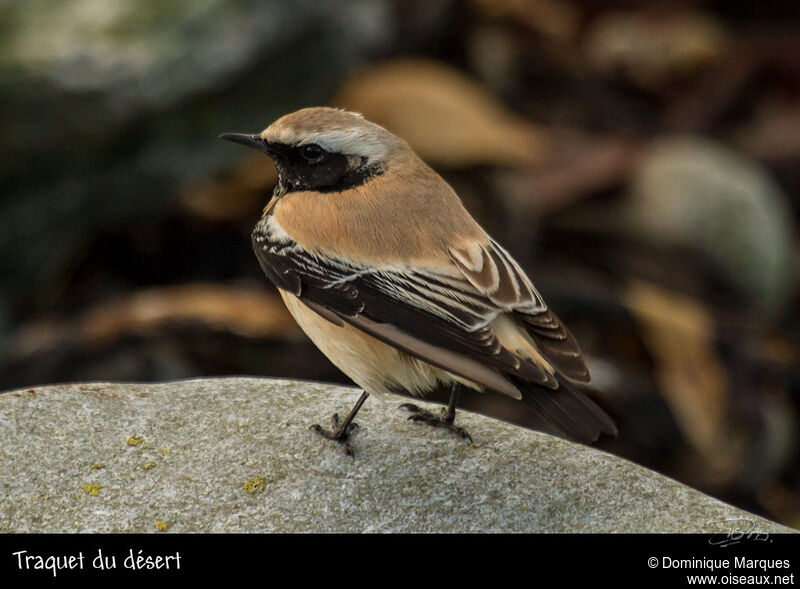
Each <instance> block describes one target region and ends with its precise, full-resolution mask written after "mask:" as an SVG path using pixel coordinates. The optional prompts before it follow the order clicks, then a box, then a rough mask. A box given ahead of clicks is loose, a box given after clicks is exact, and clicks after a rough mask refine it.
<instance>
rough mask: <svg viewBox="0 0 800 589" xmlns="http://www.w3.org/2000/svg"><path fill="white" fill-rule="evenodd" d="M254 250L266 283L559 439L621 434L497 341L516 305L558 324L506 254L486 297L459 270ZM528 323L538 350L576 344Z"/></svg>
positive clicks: (287, 246)
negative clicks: (505, 402) (459, 380)
mask: <svg viewBox="0 0 800 589" xmlns="http://www.w3.org/2000/svg"><path fill="white" fill-rule="evenodd" d="M253 246H254V250H255V253H256V256H257V258H258V260H259V263H260V265H261V267H262V269H264V272H265V273H266V275H267V277H268V278H270V280H271V281H272V282H273V283H275V285H276V286H278V287H279V288H282V289H284V290H287V291H289V292H292V293H293V294H295V295H296V296H298V298H299V299H300V300H301V301H303V302H304V303H305V304H306V305H307V306H309V307H310V308H311V309H312V310H314V311H316V312H317V313H319V314H320V315H321V316H323V317H325V318H326V319H328V320H330V321H333V322H334V323H337V322H339V321H343V322H346V323H349V324H351V325H353V326H355V327H357V328H359V329H361V330H363V331H364V332H366V333H369V334H370V335H372V336H373V337H375V338H377V339H379V340H381V341H383V342H385V343H387V344H389V345H392V346H394V347H396V348H398V349H401V350H403V351H405V352H407V353H409V354H411V355H412V356H414V357H417V358H419V359H421V360H424V361H426V362H429V363H430V364H433V365H435V366H438V367H439V368H442V369H444V370H447V371H448V372H451V373H453V374H457V375H459V376H461V377H463V378H466V379H468V380H472V381H474V382H476V383H479V384H481V385H483V386H485V387H486V388H487V389H489V390H492V391H495V392H499V393H502V394H504V395H506V396H508V397H511V398H514V399H521V400H523V401H524V402H525V404H526V405H528V406H529V407H530V408H531V409H532V410H534V411H535V412H537V413H538V414H540V415H541V416H542V418H543V419H544V420H545V421H546V422H548V423H550V425H551V428H550V429H551V430H554V431H555V432H556V433H562V435H565V436H567V437H571V438H574V439H578V440H580V441H585V442H588V441H592V440H594V439H596V438H597V436H598V435H599V434H600V433H602V432H607V433H612V432H613V431H614V429H613V428H614V426H613V423H612V422H611V421H610V419H609V418H608V417H607V416H606V415H605V413H604V412H603V411H602V410H601V409H600V408H599V407H597V406H596V405H595V404H594V403H593V402H592V401H590V400H589V399H588V398H586V397H585V395H583V394H582V393H580V392H578V391H574V390H573V389H572V388H571V387H568V386H566V383H565V382H564V381H563V379H561V378H560V377H559V376H558V375H553V374H551V373H550V372H548V371H547V370H543V369H542V367H540V366H538V365H537V364H535V363H534V362H532V361H529V360H527V359H524V358H520V357H518V356H516V355H515V354H512V353H511V352H510V351H509V350H507V349H505V348H504V347H503V346H502V345H501V344H500V342H499V341H498V339H497V337H496V336H495V334H494V333H493V331H492V320H493V319H494V318H495V317H496V316H497V314H498V313H500V312H503V311H504V310H505V309H504V308H503V307H504V306H508V305H511V304H513V300H514V299H516V301H517V303H516V304H517V306H518V307H519V308H520V311H519V313H520V315H521V316H522V317H523V319H522V320H520V319H518V320H519V321H523V320H527V318H528V316H529V315H530V317H531V318H536V317H537V316H538V315H544V316H548V317H549V316H552V317H555V316H554V315H551V314H548V312H547V310H546V307H544V303H543V301H541V297H539V295H538V293H536V292H535V290H533V289H532V286H531V287H530V290H526V287H525V285H524V284H523V285H522V287H521V286H520V284H521V283H517V282H514V281H513V280H512V278H513V277H514V276H515V274H516V273H518V272H520V271H519V269H518V267H517V266H516V264H515V263H513V261H511V262H509V261H507V259H506V257H505V256H507V254H506V255H503V254H504V253H503V252H502V250H494V249H493V250H491V251H490V252H488V253H487V254H486V255H487V256H488V257H487V260H489V261H487V262H486V267H488V266H489V265H490V264H496V265H497V264H499V269H498V270H496V271H494V270H493V271H491V272H488V270H487V272H488V274H487V273H486V272H485V273H484V275H483V276H479V279H480V280H483V281H484V282H485V283H486V284H487V285H488V286H489V290H490V291H491V287H492V286H493V285H494V286H495V289H494V291H492V293H491V294H486V293H485V292H481V291H480V290H479V289H478V288H476V287H475V285H474V284H473V283H472V281H471V280H470V277H469V275H465V274H462V273H459V272H458V271H455V268H453V271H448V270H447V269H442V270H440V271H434V270H431V269H426V270H424V271H415V270H412V269H405V268H403V269H375V268H366V267H363V266H358V265H355V264H353V263H349V262H345V261H342V260H338V259H332V258H329V257H324V256H316V255H314V254H311V253H309V252H307V251H305V250H303V249H302V248H300V247H299V246H297V245H296V244H294V243H292V242H283V243H278V244H276V243H275V242H274V241H268V240H266V239H265V236H264V234H261V233H259V232H258V230H257V231H256V232H255V233H254V235H253ZM509 259H510V258H509ZM486 267H485V268H484V269H486ZM510 280H511V282H509V281H510ZM526 280H527V279H526ZM527 284H529V281H528V282H527ZM521 288H522V290H521ZM493 299H494V300H493ZM521 299H522V300H521ZM520 301H521V302H520ZM537 311H538V313H536V312H537ZM522 324H523V325H524V326H525V328H526V329H528V331H529V333H530V332H533V333H534V334H535V337H536V338H537V341H538V339H543V340H548V341H549V340H552V341H554V342H559V343H557V344H555V345H554V346H553V347H554V349H555V350H558V349H559V345H562V344H561V343H562V342H565V341H566V342H571V343H572V344H574V340H573V339H571V336H567V337H566V338H564V339H558V338H559V337H561V334H562V333H563V331H562V330H563V329H564V328H563V327H561V326H560V324H559V323H558V322H557V320H553V319H549V320H544V321H540V322H538V323H537V322H536V321H533V322H531V323H530V325H529V324H528V323H522ZM555 325H558V327H554V326H555ZM537 330H538V331H541V332H542V333H541V334H539V333H538V331H537ZM566 333H568V332H566ZM576 349H577V346H576ZM543 350H544V347H543ZM559 358H560V357H559ZM548 359H549V355H548ZM554 364H555V365H556V366H559V363H558V362H555V361H554ZM570 374H572V372H571V373H570ZM533 397H536V398H535V399H534V398H533ZM573 413H574V414H573Z"/></svg>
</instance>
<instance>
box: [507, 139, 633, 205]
mask: <svg viewBox="0 0 800 589" xmlns="http://www.w3.org/2000/svg"><path fill="white" fill-rule="evenodd" d="M551 135H552V137H553V155H552V157H551V160H550V161H549V162H548V165H547V166H545V167H541V168H539V169H533V170H509V171H502V172H498V173H497V174H496V178H497V180H498V185H499V189H498V193H499V194H501V195H502V197H503V198H505V199H507V200H508V202H509V203H510V204H511V207H512V210H514V211H517V212H519V213H522V214H531V215H536V216H541V215H544V214H548V213H553V212H555V211H558V210H561V209H564V208H566V207H568V206H569V205H571V204H573V203H575V202H576V201H578V200H580V199H582V198H585V197H587V196H590V195H591V194H594V193H596V192H599V191H603V190H609V189H611V188H615V187H619V186H621V185H622V184H623V182H624V180H625V179H626V178H627V176H628V175H629V174H630V172H631V170H632V168H633V166H634V165H635V163H636V160H637V156H638V155H639V154H640V151H641V149H640V147H639V145H638V144H637V143H635V142H633V141H629V140H627V139H624V138H615V137H609V136H602V137H600V136H592V135H588V134H585V133H582V132H578V131H569V130H562V131H552V133H551Z"/></svg>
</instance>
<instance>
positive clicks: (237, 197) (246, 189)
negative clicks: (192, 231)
mask: <svg viewBox="0 0 800 589" xmlns="http://www.w3.org/2000/svg"><path fill="white" fill-rule="evenodd" d="M277 181H278V173H277V171H276V170H275V165H274V164H273V163H272V161H271V160H270V159H269V158H268V157H266V156H264V155H263V154H260V153H258V154H248V155H246V156H245V157H244V158H243V159H242V160H241V161H239V162H238V163H237V164H236V165H235V166H233V168H231V169H230V170H228V171H227V172H226V173H225V174H224V175H223V176H222V177H221V178H218V179H204V180H201V181H199V182H195V183H193V184H190V185H188V186H186V187H184V188H183V189H182V190H181V195H180V200H181V205H182V207H183V209H184V210H185V211H186V212H188V213H190V214H191V215H194V216H196V217H200V218H202V219H207V220H209V221H230V220H234V219H243V218H247V217H249V216H253V215H254V214H255V213H256V212H257V211H258V210H259V209H260V208H261V207H263V206H264V205H265V204H266V203H267V200H268V196H269V195H268V193H269V191H270V190H271V189H272V187H273V186H275V184H276V183H277Z"/></svg>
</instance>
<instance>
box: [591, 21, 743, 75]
mask: <svg viewBox="0 0 800 589" xmlns="http://www.w3.org/2000/svg"><path fill="white" fill-rule="evenodd" d="M728 42H729V34H728V32H727V30H726V29H725V28H724V27H723V26H722V24H721V23H720V22H719V21H718V20H717V19H715V18H714V17H712V16H711V15H709V14H703V13H699V12H687V13H683V14H681V13H677V14H657V15H651V14H647V13H644V12H625V13H623V12H608V13H604V14H602V15H601V16H599V17H598V18H596V19H595V20H594V21H593V22H592V23H591V24H590V26H589V30H588V32H587V34H586V41H585V53H586V56H587V58H588V59H589V60H590V61H591V62H592V63H593V64H594V66H595V68H596V69H597V70H599V71H600V72H602V73H605V74H614V73H621V74H623V75H625V76H626V77H627V78H628V79H629V80H630V81H632V82H634V83H635V84H638V85H639V86H641V87H642V88H645V89H648V90H656V89H660V88H662V87H664V86H665V85H667V84H669V83H670V82H671V81H673V80H674V78H676V77H680V76H684V75H687V74H692V73H695V72H697V71H698V70H701V69H702V68H704V67H707V66H708V65H710V64H712V63H715V62H718V61H719V60H721V59H724V58H725V57H726V53H727V49H728Z"/></svg>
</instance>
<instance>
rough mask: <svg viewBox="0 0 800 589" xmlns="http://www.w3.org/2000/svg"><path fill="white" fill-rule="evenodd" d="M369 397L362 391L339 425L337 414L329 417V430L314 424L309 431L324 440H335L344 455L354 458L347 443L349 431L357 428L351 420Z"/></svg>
mask: <svg viewBox="0 0 800 589" xmlns="http://www.w3.org/2000/svg"><path fill="white" fill-rule="evenodd" d="M367 397H369V393H368V392H366V391H364V392H363V393H361V396H360V397H359V398H358V401H356V404H355V405H354V406H353V408H352V409H351V410H350V413H348V414H347V417H345V418H344V421H342V422H341V423H339V414H338V413H334V414H333V416H332V417H331V426H332V427H331V429H330V430H327V429H325V428H323V427H322V426H320V425H319V424H317V423H315V424H314V425H312V426H311V428H310V429H311V430H312V431H315V432H317V433H318V434H319V435H321V436H322V437H324V438H328V439H329V440H335V441H336V442H339V443H340V444H341V445H342V448H344V451H345V453H346V454H347V455H348V456H354V452H353V449H352V448H351V447H350V443H349V441H348V437H349V433H350V430H351V429H352V428H354V427H358V424H356V423H353V418H354V417H355V416H356V413H358V410H359V409H361V406H362V405H363V404H364V401H366V400H367Z"/></svg>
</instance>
